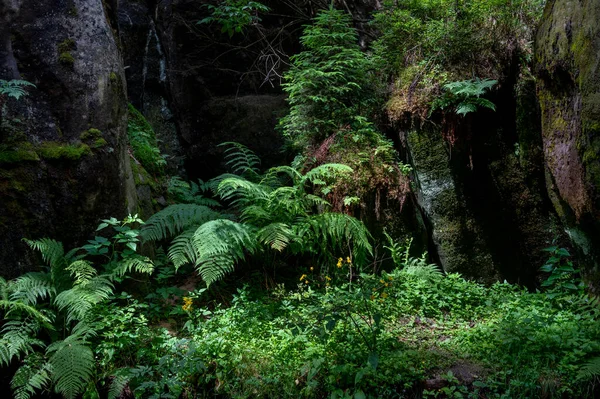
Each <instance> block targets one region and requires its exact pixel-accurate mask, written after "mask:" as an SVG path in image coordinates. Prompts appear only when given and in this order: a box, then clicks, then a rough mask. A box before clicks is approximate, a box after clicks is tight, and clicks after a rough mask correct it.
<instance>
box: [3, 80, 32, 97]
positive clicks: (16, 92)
mask: <svg viewBox="0 0 600 399" xmlns="http://www.w3.org/2000/svg"><path fill="white" fill-rule="evenodd" d="M26 86H29V87H35V85H34V84H33V83H31V82H28V81H26V80H19V79H12V80H3V79H0V95H7V96H8V97H13V98H15V99H17V100H18V99H20V98H21V97H22V96H25V95H27V91H26V90H25V87H26Z"/></svg>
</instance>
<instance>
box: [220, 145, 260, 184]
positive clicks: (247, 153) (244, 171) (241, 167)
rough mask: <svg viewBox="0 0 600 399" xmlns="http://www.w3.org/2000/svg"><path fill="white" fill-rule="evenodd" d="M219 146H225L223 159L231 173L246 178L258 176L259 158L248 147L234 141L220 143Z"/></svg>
mask: <svg viewBox="0 0 600 399" xmlns="http://www.w3.org/2000/svg"><path fill="white" fill-rule="evenodd" d="M219 147H226V148H225V161H226V164H227V166H229V167H230V168H231V171H232V172H233V173H235V174H237V175H240V176H246V177H248V178H251V177H258V172H259V170H258V166H259V165H260V158H259V157H258V156H257V155H256V154H255V153H254V152H253V151H251V150H250V149H249V148H248V147H246V146H245V145H243V144H240V143H235V142H225V143H221V144H219Z"/></svg>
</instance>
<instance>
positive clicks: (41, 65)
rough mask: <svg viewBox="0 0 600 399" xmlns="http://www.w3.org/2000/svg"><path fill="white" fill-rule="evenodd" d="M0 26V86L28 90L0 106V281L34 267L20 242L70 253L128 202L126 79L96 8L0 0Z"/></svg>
mask: <svg viewBox="0 0 600 399" xmlns="http://www.w3.org/2000/svg"><path fill="white" fill-rule="evenodd" d="M0 18H1V19H2V21H3V22H2V23H1V24H0V33H1V34H0V37H1V38H2V39H1V40H2V43H1V44H0V46H1V48H0V74H1V75H0V78H4V79H6V78H16V77H20V78H21V79H24V80H27V81H29V82H32V83H34V84H35V85H36V88H32V89H30V90H29V95H28V96H27V97H26V98H24V99H21V100H20V101H15V100H14V99H11V100H9V101H8V102H7V108H8V111H7V112H6V114H5V115H3V120H2V121H3V124H2V126H1V129H2V134H1V138H0V141H1V142H0V274H2V275H4V276H8V277H12V276H16V275H18V274H20V273H22V272H23V271H24V268H25V267H27V266H31V265H32V264H33V262H32V261H31V259H28V256H30V255H28V254H29V252H28V251H27V250H26V248H25V245H24V244H23V243H22V241H21V238H23V237H28V238H40V237H52V238H55V239H59V240H62V241H64V242H65V244H66V245H67V246H69V245H72V244H74V243H75V242H80V240H81V239H82V238H85V237H86V236H87V235H89V234H90V233H91V232H93V231H94V229H95V226H96V225H97V224H98V222H99V219H101V218H104V217H109V216H116V217H122V216H124V215H125V214H126V213H127V211H128V210H133V209H134V208H135V205H136V204H135V202H136V197H135V190H134V183H133V180H132V178H131V170H130V167H129V156H128V154H127V142H126V119H127V106H126V97H125V96H126V94H125V76H124V73H123V65H122V62H121V58H120V54H119V51H118V48H117V43H116V41H115V39H114V35H113V28H112V27H111V25H110V23H109V19H108V15H107V13H106V12H105V8H104V4H103V2H102V1H101V0H52V1H50V0H49V1H33V0H30V1H22V2H18V1H8V2H7V1H3V2H1V3H0ZM7 31H9V32H10V35H9V36H8V37H9V41H8V42H7V40H6V35H5V34H4V33H6V32H7ZM13 60H14V61H15V62H13ZM15 68H16V69H15ZM90 129H92V130H90Z"/></svg>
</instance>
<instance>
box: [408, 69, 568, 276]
mask: <svg viewBox="0 0 600 399" xmlns="http://www.w3.org/2000/svg"><path fill="white" fill-rule="evenodd" d="M515 75H516V74H515V73H514V72H512V73H507V75H506V77H505V81H504V82H502V83H501V88H500V90H498V91H497V92H496V98H493V99H492V100H493V101H494V103H496V104H497V111H496V112H490V111H478V112H477V113H475V114H470V115H467V116H466V117H465V118H464V119H460V124H459V125H458V127H457V129H458V130H457V132H456V134H457V141H456V142H454V144H453V145H452V146H451V145H450V144H449V143H448V142H446V141H445V140H444V138H443V135H442V133H441V132H440V130H439V128H437V127H433V126H430V127H428V128H421V129H418V130H416V131H415V130H413V131H410V132H408V133H407V134H406V143H407V147H408V150H409V154H410V159H411V162H412V164H413V166H414V174H415V183H416V185H415V188H416V192H417V200H418V203H419V205H420V207H421V209H422V210H423V213H424V215H425V219H426V222H427V224H428V226H429V230H430V235H431V245H432V247H433V251H432V254H433V255H434V256H436V255H437V258H438V259H437V260H438V261H439V263H440V264H441V265H442V266H443V268H444V269H445V270H446V271H448V272H459V273H461V274H463V275H464V276H466V277H470V278H475V279H477V280H480V281H483V282H487V283H491V282H493V281H496V280H498V279H507V280H509V281H512V282H520V283H522V284H525V285H528V286H531V287H532V286H534V285H535V284H536V274H537V269H538V268H539V267H540V266H541V265H542V264H543V262H544V260H545V258H546V253H545V252H543V251H542V249H543V248H545V247H547V246H549V245H550V243H551V240H552V238H553V237H554V235H556V234H557V233H558V230H557V227H556V224H557V221H556V220H555V217H554V214H553V210H552V207H551V205H550V202H549V200H548V199H547V195H546V192H545V185H544V174H543V156H542V143H541V133H540V126H539V123H538V121H539V113H538V106H537V102H536V98H535V90H534V86H533V81H531V80H521V81H517V80H516V79H515V78H514V76H515Z"/></svg>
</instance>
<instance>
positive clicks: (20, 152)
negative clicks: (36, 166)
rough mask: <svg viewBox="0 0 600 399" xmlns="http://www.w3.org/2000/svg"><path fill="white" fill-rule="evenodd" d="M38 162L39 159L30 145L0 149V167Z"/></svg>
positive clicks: (23, 144) (22, 144)
mask: <svg viewBox="0 0 600 399" xmlns="http://www.w3.org/2000/svg"><path fill="white" fill-rule="evenodd" d="M39 160H40V157H39V156H38V154H37V153H36V152H35V149H34V148H33V146H32V145H31V144H30V143H19V144H17V145H16V146H13V147H4V148H3V147H0V165H2V164H14V163H19V162H27V161H34V162H35V161H39Z"/></svg>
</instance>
